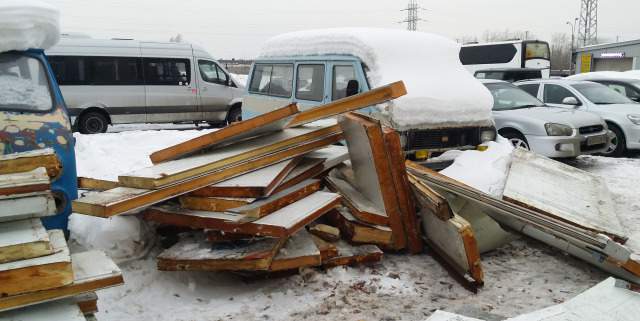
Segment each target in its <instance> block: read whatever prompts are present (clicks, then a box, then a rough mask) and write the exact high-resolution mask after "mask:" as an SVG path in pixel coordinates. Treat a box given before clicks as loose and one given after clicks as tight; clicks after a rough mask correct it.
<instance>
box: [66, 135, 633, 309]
mask: <svg viewBox="0 0 640 321" xmlns="http://www.w3.org/2000/svg"><path fill="white" fill-rule="evenodd" d="M202 132H203V131H197V130H185V131H177V130H160V131H131V132H123V133H107V134H100V135H90V136H85V135H78V134H76V138H77V139H78V141H79V144H78V147H77V150H76V152H77V155H78V168H79V169H80V170H81V171H82V172H83V173H84V174H85V175H87V176H91V177H97V178H114V176H117V173H114V174H111V173H109V171H108V170H107V169H103V168H100V166H106V167H108V168H112V169H114V170H116V171H117V172H118V173H119V172H127V171H131V170H134V169H137V168H139V167H142V166H147V165H149V164H148V163H147V157H148V155H149V153H150V152H151V151H154V150H156V149H157V148H159V147H164V146H168V145H171V144H173V143H175V142H178V141H182V140H186V139H189V138H191V137H194V136H197V135H199V134H201V133H202ZM498 146H500V145H499V144H498ZM492 148H496V146H490V148H489V150H488V151H487V152H489V153H494V152H495V153H496V154H499V153H498V152H497V151H498V150H500V149H501V148H500V147H497V148H496V149H495V151H494V152H492ZM503 148H506V146H505V147H503ZM464 153H467V152H464ZM464 153H463V154H464ZM485 153H486V152H485ZM497 159H500V157H497ZM497 163H500V161H498V162H497ZM96 164H100V165H96ZM476 165H477V164H476ZM573 165H576V166H577V167H579V168H582V169H585V170H587V171H589V172H592V173H595V174H597V175H602V176H603V177H605V180H606V182H607V183H608V185H609V187H610V189H611V191H612V192H613V193H614V197H615V198H616V200H617V201H618V203H619V204H618V206H619V208H618V210H619V211H620V212H621V213H623V214H621V219H622V220H623V224H624V225H626V226H627V227H628V228H629V229H630V230H632V232H633V231H635V233H636V234H637V233H640V199H639V198H638V196H637V186H638V185H640V172H638V170H637V168H639V167H640V159H611V158H603V157H580V158H578V159H577V160H576V161H575V163H574V164H573ZM499 167H500V166H499ZM491 170H495V169H491ZM130 218H131V219H129V218H127V219H125V221H123V222H118V220H111V221H109V220H104V219H94V220H89V221H86V222H80V223H78V222H77V221H75V220H76V219H75V216H74V218H72V223H71V224H70V225H71V228H72V235H73V236H74V242H72V248H73V249H74V251H77V250H79V249H81V248H85V247H87V246H90V247H93V248H104V249H106V250H108V251H113V249H114V248H115V249H116V250H117V251H115V252H116V253H117V252H121V253H122V254H125V256H127V255H128V256H130V258H129V259H128V260H125V261H124V262H123V263H121V264H120V267H121V268H122V270H123V272H124V277H125V281H126V284H125V285H124V286H121V287H116V288H112V289H107V290H103V291H100V292H98V296H99V297H100V300H98V305H99V309H100V312H99V313H98V314H97V318H98V319H99V320H101V321H128V320H140V319H143V320H154V321H165V320H166V321H170V320H171V321H174V320H185V321H186V320H212V321H215V320H225V321H226V320H242V321H245V320H278V321H280V320H282V321H289V320H303V319H306V320H314V321H315V320H318V321H325V320H326V321H334V320H349V321H351V320H353V321H358V320H396V321H400V320H407V321H409V320H411V321H415V320H424V319H426V318H428V317H429V316H430V315H431V314H432V313H433V312H434V311H436V310H446V311H448V312H453V313H458V314H462V315H466V316H469V317H474V318H479V319H484V320H489V321H491V320H504V319H506V318H508V317H514V316H518V315H521V314H523V313H528V312H532V311H536V310H540V309H543V308H546V307H549V306H553V305H556V304H559V303H562V302H564V301H566V300H568V299H571V298H573V297H575V296H576V295H578V294H580V293H581V292H583V291H585V290H587V289H589V288H590V287H592V286H594V285H596V284H597V283H599V282H601V281H602V280H604V279H606V278H607V274H605V273H603V272H601V271H599V270H597V269H595V268H594V267H591V266H590V265H588V264H586V263H584V262H582V261H579V260H576V259H574V258H572V257H570V256H568V255H566V254H563V253H560V252H559V251H558V250H556V249H553V248H551V247H548V246H546V245H544V244H542V243H540V242H537V241H535V240H531V239H529V238H526V237H521V238H520V239H517V240H515V241H513V242H511V243H510V244H507V245H505V246H503V247H501V248H499V249H497V250H495V251H492V252H489V253H487V254H484V255H483V256H482V264H483V269H484V272H485V282H486V285H485V286H484V288H482V289H481V290H480V291H479V293H478V294H472V293H471V292H469V291H467V290H465V289H464V288H462V287H461V286H460V285H459V284H458V283H457V282H456V281H455V280H454V279H452V278H451V276H450V275H449V274H448V272H447V271H446V270H445V269H443V268H442V266H441V265H440V264H439V263H437V261H435V260H434V258H433V257H432V256H431V254H430V253H427V254H424V255H417V256H406V255H393V254H385V258H384V259H383V261H382V262H381V263H379V264H376V265H374V266H371V267H353V268H351V267H349V268H343V267H339V268H336V269H332V270H329V271H323V270H316V269H309V270H304V271H303V273H302V274H300V275H294V276H290V277H283V278H276V279H267V280H245V279H242V278H240V277H238V276H235V275H231V274H226V273H202V272H161V271H158V270H157V268H156V260H155V257H156V256H157V255H158V254H159V253H160V252H161V251H162V249H161V248H160V246H159V245H157V244H159V243H160V242H158V240H156V234H155V233H149V234H139V232H138V230H137V228H136V226H137V223H135V222H134V221H132V219H133V218H135V217H130ZM117 224H122V226H123V228H125V229H124V230H123V231H124V232H123V233H116V234H119V235H120V236H122V235H125V234H127V235H128V234H132V235H135V237H133V238H131V239H126V238H125V239H119V237H116V238H115V239H109V238H108V237H106V236H104V234H105V233H107V232H108V231H112V230H114V227H115V225H117ZM78 225H80V226H84V228H78V227H77V226H78ZM101 225H106V226H104V227H102V226H101ZM108 225H113V226H108ZM89 226H91V228H89ZM138 226H139V225H138ZM73 229H75V231H74V230H73ZM92 233H98V234H102V236H100V237H98V236H97V235H96V237H91V236H88V235H81V234H92ZM102 237H106V239H107V241H99V239H100V238H102ZM136 242H138V243H136ZM79 243H82V244H79ZM142 243H144V244H155V247H153V248H152V249H151V250H150V252H149V253H148V254H147V253H146V250H142V249H141V248H140V247H138V248H134V249H129V250H125V249H127V248H129V247H130V246H134V247H135V246H137V244H142ZM132 244H133V245H132ZM112 253H113V252H112ZM145 254H147V255H145ZM138 257H141V258H138Z"/></svg>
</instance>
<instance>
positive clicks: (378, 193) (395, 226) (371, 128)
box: [340, 113, 407, 250]
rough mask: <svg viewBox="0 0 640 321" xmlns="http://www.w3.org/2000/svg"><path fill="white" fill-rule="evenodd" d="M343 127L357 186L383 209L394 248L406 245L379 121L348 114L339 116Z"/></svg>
mask: <svg viewBox="0 0 640 321" xmlns="http://www.w3.org/2000/svg"><path fill="white" fill-rule="evenodd" d="M340 127H341V128H342V130H343V131H344V136H345V139H346V141H347V147H348V149H349V156H350V157H351V164H352V167H353V171H354V175H355V183H356V184H355V186H354V187H355V188H356V190H358V191H359V192H361V193H362V194H363V195H364V196H365V197H366V198H367V199H368V200H370V201H371V202H373V204H375V206H376V207H377V208H383V209H384V211H385V213H386V214H387V217H388V218H389V227H391V230H392V231H393V246H392V248H393V249H396V250H399V249H403V248H405V247H406V245H407V237H406V235H405V228H404V224H403V220H402V214H401V211H400V206H399V204H398V198H397V196H396V187H395V184H394V179H393V174H392V170H391V164H390V163H389V159H388V156H387V150H386V148H385V142H384V137H383V133H382V126H381V125H380V122H379V121H377V120H374V119H371V118H369V117H366V116H364V115H359V114H355V113H347V114H345V115H344V116H342V117H341V118H340ZM369 223H372V224H377V223H376V222H369ZM378 225H379V224H378Z"/></svg>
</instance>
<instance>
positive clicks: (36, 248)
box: [0, 219, 54, 263]
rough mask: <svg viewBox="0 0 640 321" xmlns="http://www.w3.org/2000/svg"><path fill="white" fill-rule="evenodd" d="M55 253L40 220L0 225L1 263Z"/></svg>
mask: <svg viewBox="0 0 640 321" xmlns="http://www.w3.org/2000/svg"><path fill="white" fill-rule="evenodd" d="M53 251H54V250H53V247H52V246H51V243H50V242H49V233H47V231H46V230H45V228H44V226H43V225H42V222H41V221H40V219H28V220H19V221H13V222H5V223H0V263H8V262H13V261H19V260H27V259H32V258H36V257H41V256H45V255H50V254H53Z"/></svg>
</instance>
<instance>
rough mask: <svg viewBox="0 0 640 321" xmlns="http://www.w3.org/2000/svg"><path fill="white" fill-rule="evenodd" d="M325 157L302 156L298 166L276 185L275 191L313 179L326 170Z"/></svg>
mask: <svg viewBox="0 0 640 321" xmlns="http://www.w3.org/2000/svg"><path fill="white" fill-rule="evenodd" d="M324 161H325V159H324V158H312V157H308V156H304V157H302V159H300V162H299V163H298V164H297V165H296V167H295V168H294V169H293V170H291V172H290V173H289V174H288V175H287V176H286V177H285V178H284V179H283V180H282V183H280V185H278V187H276V189H275V190H274V193H277V192H280V191H282V190H285V189H287V188H289V187H291V186H293V185H296V184H298V183H301V182H303V181H305V180H308V179H311V178H313V177H315V176H317V175H319V174H320V173H322V172H323V171H324Z"/></svg>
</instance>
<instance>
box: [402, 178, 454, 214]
mask: <svg viewBox="0 0 640 321" xmlns="http://www.w3.org/2000/svg"><path fill="white" fill-rule="evenodd" d="M409 182H410V183H411V187H412V188H413V190H414V195H415V198H416V200H417V201H418V205H419V207H420V208H422V209H423V210H425V211H429V213H431V214H432V215H435V216H436V217H437V218H439V219H441V220H443V221H446V220H449V219H451V218H453V212H452V211H451V208H450V207H449V202H448V201H447V199H445V198H444V197H443V196H442V195H440V194H438V192H436V191H434V190H433V189H432V188H431V187H429V186H428V185H427V184H425V183H423V182H422V181H420V180H419V179H418V178H417V177H416V176H414V175H412V174H409Z"/></svg>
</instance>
